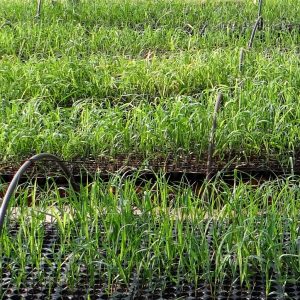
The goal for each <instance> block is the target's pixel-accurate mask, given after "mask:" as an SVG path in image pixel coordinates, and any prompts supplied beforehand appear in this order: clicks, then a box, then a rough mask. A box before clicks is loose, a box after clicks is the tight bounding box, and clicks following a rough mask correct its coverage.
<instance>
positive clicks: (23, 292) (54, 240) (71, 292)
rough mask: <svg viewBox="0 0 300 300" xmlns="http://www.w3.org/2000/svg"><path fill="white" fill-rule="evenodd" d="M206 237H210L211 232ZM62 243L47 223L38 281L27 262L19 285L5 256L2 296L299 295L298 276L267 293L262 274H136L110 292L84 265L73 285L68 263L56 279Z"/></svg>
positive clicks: (14, 230) (274, 285)
mask: <svg viewBox="0 0 300 300" xmlns="http://www.w3.org/2000/svg"><path fill="white" fill-rule="evenodd" d="M18 230H19V229H18V226H17V225H14V226H12V227H11V229H10V234H11V235H12V236H14V235H16V233H17V232H18ZM286 236H288V234H287V235H286ZM207 239H208V241H210V240H211V236H210V234H209V233H208V236H207ZM59 243H60V240H59V235H58V231H57V229H56V225H55V224H52V223H46V224H45V234H44V240H43V246H42V258H43V259H42V261H43V260H44V261H45V262H44V263H41V265H40V269H41V270H42V273H43V281H42V284H41V283H39V282H41V280H38V276H40V275H38V274H41V272H37V270H36V269H34V268H32V267H31V266H29V265H28V266H26V268H25V270H26V274H27V277H26V281H24V282H22V283H21V285H20V287H19V288H17V286H16V285H15V284H14V282H13V281H12V272H13V270H14V269H17V268H18V267H19V266H17V265H16V264H15V263H14V261H12V260H11V259H10V258H9V257H2V258H1V259H2V270H1V273H2V276H1V277H0V279H1V281H0V293H1V294H0V295H1V298H0V299H7V300H8V299H53V300H58V299H99V300H100V299H189V300H192V299H219V300H223V299H224V300H225V299H260V300H262V299H300V283H297V281H296V280H295V279H294V282H293V283H286V284H277V283H276V280H274V282H273V283H272V284H271V289H270V292H269V293H268V295H266V292H265V291H266V282H265V279H264V278H263V277H262V276H261V275H260V274H255V275H253V276H252V277H251V279H250V286H249V285H248V287H247V286H245V285H242V286H241V285H240V283H239V281H238V280H235V281H232V280H231V279H229V278H227V279H225V281H224V282H223V283H222V284H218V286H217V287H216V286H215V287H211V286H210V285H209V284H208V283H206V282H200V283H198V284H197V286H196V287H195V286H194V284H193V283H190V282H187V280H186V279H185V278H184V277H182V278H180V280H179V284H176V285H175V284H174V283H173V282H172V281H170V280H168V278H164V279H162V278H159V279H157V282H152V283H151V286H150V285H148V284H147V283H146V282H141V281H139V279H138V278H136V276H135V274H133V277H132V278H131V281H130V283H129V286H121V285H120V286H118V287H116V288H115V289H114V290H113V291H111V293H107V289H106V285H105V284H104V283H103V282H102V281H101V279H100V276H99V278H97V274H96V275H95V280H94V283H93V284H92V285H91V283H90V282H89V278H88V274H87V269H86V267H85V266H84V265H81V266H80V270H81V272H80V274H81V275H80V279H79V280H78V281H77V282H76V283H75V285H74V287H73V288H71V287H69V286H68V285H67V283H66V281H65V277H66V276H65V273H66V272H67V270H68V265H67V264H66V265H63V266H62V267H61V269H60V276H59V279H58V280H56V281H55V280H53V278H55V277H57V276H56V275H55V273H56V271H57V265H56V264H55V262H54V259H53V255H54V253H55V251H56V249H58V248H59ZM46 262H47V263H46ZM293 276H294V275H293V270H291V278H292V279H293ZM274 278H276V274H274ZM291 282H292V281H291Z"/></svg>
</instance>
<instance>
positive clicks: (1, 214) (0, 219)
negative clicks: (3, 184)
mask: <svg viewBox="0 0 300 300" xmlns="http://www.w3.org/2000/svg"><path fill="white" fill-rule="evenodd" d="M43 159H49V160H51V161H55V162H56V163H57V164H58V165H59V166H60V168H61V169H62V171H63V172H64V173H65V175H66V176H67V177H68V178H69V179H70V183H71V185H72V187H73V189H74V190H75V191H78V185H77V184H76V183H75V181H74V178H73V175H72V174H71V172H70V171H69V169H68V168H67V167H66V165H65V164H64V162H63V161H62V160H61V159H60V158H58V157H57V156H55V155H53V154H49V153H40V154H37V155H34V156H32V157H31V158H29V159H28V160H26V161H25V162H24V163H23V165H22V166H21V167H20V168H19V170H18V171H17V172H16V174H15V175H14V177H13V179H12V181H11V183H10V184H9V186H8V188H7V191H6V193H5V195H4V198H3V201H2V204H1V207H0V233H1V231H2V227H3V223H4V219H5V214H6V210H7V207H8V203H9V201H10V199H11V197H12V195H13V194H14V192H15V189H16V187H17V185H18V182H19V179H20V177H21V176H22V175H23V174H24V173H25V172H26V170H27V169H28V168H29V167H30V166H31V165H32V164H33V163H35V162H36V161H39V160H43Z"/></svg>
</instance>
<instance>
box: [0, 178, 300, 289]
mask: <svg viewBox="0 0 300 300" xmlns="http://www.w3.org/2000/svg"><path fill="white" fill-rule="evenodd" d="M52 188H53V190H54V192H51V193H50V194H49V191H48V192H47V191H45V192H44V194H43V193H42V194H41V191H39V192H38V194H36V189H33V192H32V193H29V192H28V191H29V190H28V189H27V190H26V191H27V192H26V193H25V194H24V193H21V194H20V195H19V196H18V198H17V199H16V201H18V203H19V206H18V211H17V212H16V211H15V210H14V212H15V216H12V215H10V216H8V217H7V219H6V224H5V227H4V230H3V233H2V235H1V238H0V239H1V257H2V259H3V258H4V257H6V259H5V260H3V261H6V262H7V261H9V264H6V268H8V266H9V268H11V270H10V272H11V274H12V280H13V282H16V283H18V282H19V283H20V282H22V281H24V280H25V279H26V276H29V275H28V274H27V273H26V269H25V267H26V266H30V267H31V268H32V270H37V272H38V273H39V274H40V276H41V277H40V279H37V280H41V281H43V280H44V279H45V278H44V277H43V276H45V273H43V270H42V269H40V264H41V263H42V262H43V264H46V265H47V264H48V265H49V267H50V266H53V265H55V266H56V268H57V271H56V272H55V274H56V275H55V276H54V278H51V280H54V281H55V280H60V279H61V278H60V268H61V267H63V266H65V265H67V266H68V271H67V273H66V274H67V276H66V278H65V280H66V281H67V283H68V284H69V286H70V287H71V286H72V285H74V286H76V284H77V283H78V282H79V280H80V278H81V277H80V276H81V271H80V270H81V269H82V268H83V267H84V268H85V270H87V271H86V272H87V275H86V276H88V277H87V278H89V281H88V282H89V284H90V286H91V287H93V284H94V283H95V281H97V280H99V278H101V282H102V284H103V287H106V288H107V291H110V292H113V287H114V286H116V285H117V286H119V285H121V286H122V285H123V286H126V285H128V284H129V282H130V280H131V279H132V278H133V276H136V278H138V280H139V282H140V283H143V282H144V283H145V282H147V284H149V286H150V287H151V286H152V284H154V285H155V282H156V283H157V281H156V280H158V282H160V283H163V282H164V279H166V278H168V280H171V281H172V282H174V285H178V284H179V282H180V280H181V279H182V278H185V280H186V282H188V283H190V284H194V285H197V283H200V282H203V281H205V282H206V283H207V284H208V285H209V286H210V287H211V289H212V290H213V291H217V287H218V285H219V284H222V282H223V281H224V280H225V279H226V278H227V279H230V280H235V279H236V280H238V281H239V282H240V283H241V284H242V283H245V284H246V285H247V284H250V281H251V276H253V275H254V274H260V275H261V276H262V277H263V278H265V279H266V291H267V293H268V292H269V288H270V284H271V282H272V281H276V282H279V284H284V282H289V281H290V280H297V278H299V276H300V260H299V257H300V256H299V254H300V253H299V247H297V238H298V227H299V221H300V220H299V213H298V212H299V208H300V207H299V201H298V196H299V195H298V184H297V183H296V181H295V180H294V179H293V178H291V179H288V180H285V181H284V180H279V179H278V180H277V181H275V182H271V183H265V184H263V185H262V186H260V187H252V186H250V185H247V184H244V183H242V182H239V180H238V179H236V181H235V185H234V188H232V187H229V186H227V185H226V184H225V183H223V182H222V181H220V180H218V181H213V182H211V183H209V184H208V185H206V186H204V187H203V188H202V192H201V193H199V192H196V190H194V189H193V188H192V187H191V186H187V185H185V184H183V183H181V184H179V185H178V186H174V185H173V186H171V185H169V184H168V183H167V182H166V180H165V179H164V177H161V176H158V177H157V181H156V182H155V183H152V184H151V183H149V182H148V183H146V184H145V185H144V184H143V185H138V184H137V183H136V180H135V179H122V178H120V177H114V178H112V179H111V180H110V181H109V182H108V183H104V182H102V181H101V180H99V179H95V180H94V181H91V182H90V183H89V184H88V186H85V187H82V188H81V191H80V193H79V194H78V195H75V194H73V193H72V192H71V191H69V196H68V197H67V198H61V197H60V196H59V191H58V189H57V187H56V186H52ZM29 197H30V202H31V206H30V207H28V205H27V202H28V199H29ZM14 205H15V204H14V202H12V208H13V207H14ZM12 208H11V209H10V211H12ZM46 218H47V220H48V222H49V221H50V219H51V222H52V223H53V224H54V226H55V227H56V228H57V230H58V236H59V239H58V240H57V242H55V243H57V244H56V246H54V244H55V243H54V244H53V245H52V248H51V249H52V254H53V255H52V258H51V259H46V260H45V258H44V257H43V255H42V245H43V237H44V225H43V224H44V222H45V221H46ZM11 222H16V223H17V224H19V226H18V229H17V230H16V232H15V235H16V237H13V236H12V235H11V234H10V233H9V224H10V223H11ZM208 236H209V238H208ZM2 259H1V260H2ZM14 266H18V267H17V268H14ZM291 270H292V275H291V273H290V271H291ZM99 276H100V277H99ZM49 280H50V279H49ZM53 284H54V283H53Z"/></svg>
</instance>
